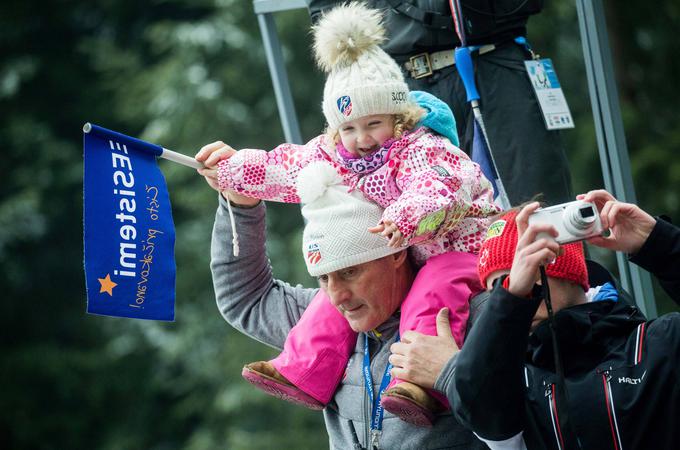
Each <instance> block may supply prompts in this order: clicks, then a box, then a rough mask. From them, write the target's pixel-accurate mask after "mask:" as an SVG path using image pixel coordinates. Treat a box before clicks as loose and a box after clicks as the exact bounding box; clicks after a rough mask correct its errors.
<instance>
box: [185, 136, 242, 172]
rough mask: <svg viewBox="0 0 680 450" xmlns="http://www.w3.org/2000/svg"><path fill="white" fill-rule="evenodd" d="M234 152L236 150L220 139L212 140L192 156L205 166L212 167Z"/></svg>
mask: <svg viewBox="0 0 680 450" xmlns="http://www.w3.org/2000/svg"><path fill="white" fill-rule="evenodd" d="M234 154H236V150H234V149H233V148H231V146H229V145H227V144H225V143H224V142H222V141H217V142H213V143H212V144H208V145H206V146H204V147H203V148H201V149H200V150H199V151H198V153H196V156H194V158H195V159H196V161H198V162H202V163H203V165H204V166H205V167H206V168H209V169H212V168H214V167H215V166H216V165H217V163H218V162H220V161H222V160H223V159H229V158H231V157H232V156H234Z"/></svg>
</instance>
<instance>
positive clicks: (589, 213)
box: [578, 206, 595, 219]
mask: <svg viewBox="0 0 680 450" xmlns="http://www.w3.org/2000/svg"><path fill="white" fill-rule="evenodd" d="M578 212H579V213H580V214H581V217H583V218H584V219H587V218H588V217H593V216H594V215H595V211H593V207H592V206H586V207H585V208H581V209H579V210H578Z"/></svg>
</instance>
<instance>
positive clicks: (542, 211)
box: [529, 200, 603, 244]
mask: <svg viewBox="0 0 680 450" xmlns="http://www.w3.org/2000/svg"><path fill="white" fill-rule="evenodd" d="M538 223H542V224H549V225H552V226H553V227H555V229H556V230H557V233H558V234H557V236H556V237H555V238H554V239H555V241H556V242H557V243H558V244H569V243H571V242H578V241H582V240H584V239H588V238H592V237H595V236H599V235H601V234H602V230H603V228H602V222H601V220H600V214H599V212H598V211H597V207H596V206H595V204H594V203H592V202H588V201H584V200H576V201H573V202H569V203H563V204H561V205H555V206H550V207H547V208H539V209H537V210H536V211H535V212H534V213H533V214H532V215H531V216H529V225H533V224H538ZM542 237H550V236H549V235H548V234H546V233H539V234H538V236H537V238H539V239H540V238H542Z"/></svg>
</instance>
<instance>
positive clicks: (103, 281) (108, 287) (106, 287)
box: [97, 273, 118, 297]
mask: <svg viewBox="0 0 680 450" xmlns="http://www.w3.org/2000/svg"><path fill="white" fill-rule="evenodd" d="M97 280H99V284H100V285H101V287H100V288H99V293H100V294H101V293H103V292H106V293H107V294H109V295H110V296H111V297H113V288H115V287H116V286H118V283H114V282H113V281H111V275H109V274H108V273H107V274H106V276H105V277H104V278H97Z"/></svg>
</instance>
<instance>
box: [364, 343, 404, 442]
mask: <svg viewBox="0 0 680 450" xmlns="http://www.w3.org/2000/svg"><path fill="white" fill-rule="evenodd" d="M395 342H399V334H397V339H396V341H395ZM363 369H364V370H363V373H364V384H365V385H366V391H367V392H368V398H369V401H370V402H371V431H372V432H380V431H381V430H382V421H383V407H382V405H381V404H380V398H381V397H382V394H383V392H385V389H387V385H388V384H390V381H391V380H392V376H391V375H390V370H392V364H391V363H387V367H385V373H384V374H383V377H382V381H381V382H380V390H379V391H378V395H377V397H376V396H375V393H374V392H373V376H372V375H371V357H370V355H369V354H368V335H367V334H365V333H364V367H363Z"/></svg>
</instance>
